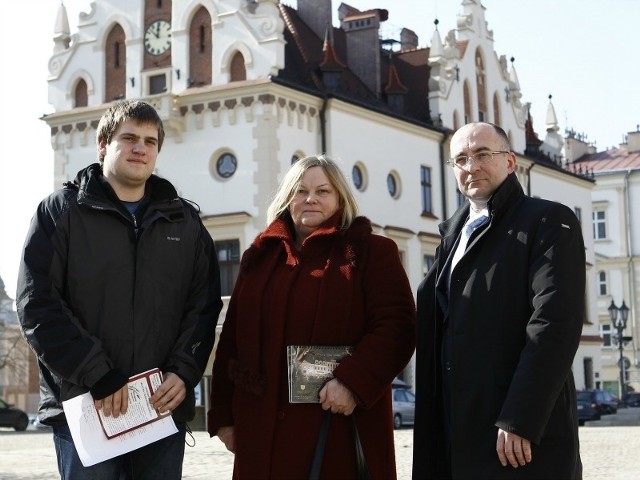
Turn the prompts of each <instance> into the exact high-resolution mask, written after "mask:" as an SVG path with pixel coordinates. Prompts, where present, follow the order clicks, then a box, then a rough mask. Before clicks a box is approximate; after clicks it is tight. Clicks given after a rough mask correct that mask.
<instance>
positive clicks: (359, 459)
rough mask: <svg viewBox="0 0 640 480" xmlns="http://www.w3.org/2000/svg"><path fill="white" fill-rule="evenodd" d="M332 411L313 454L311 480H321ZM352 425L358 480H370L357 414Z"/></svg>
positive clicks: (323, 425)
mask: <svg viewBox="0 0 640 480" xmlns="http://www.w3.org/2000/svg"><path fill="white" fill-rule="evenodd" d="M331 416H332V413H331V410H327V411H326V412H325V414H324V418H323V419H322V425H321V426H320V432H319V433H318V440H317V441H316V449H315V451H314V452H313V462H312V463H311V472H310V473H309V480H319V478H320V470H321V469H322V459H323V458H324V447H325V445H326V443H327V434H328V433H329V425H330V423H331ZM351 425H352V427H353V440H354V446H355V450H356V465H357V467H358V478H359V479H360V480H369V479H370V476H369V468H368V467H367V459H366V458H365V456H364V450H363V449H362V442H361V441H360V434H359V433H358V426H357V425H356V417H355V414H352V415H351Z"/></svg>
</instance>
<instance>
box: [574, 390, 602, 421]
mask: <svg viewBox="0 0 640 480" xmlns="http://www.w3.org/2000/svg"><path fill="white" fill-rule="evenodd" d="M580 393H588V392H579V393H578V425H580V426H582V425H584V422H589V421H592V420H600V411H599V410H598V406H597V405H596V403H595V402H593V401H592V400H591V398H590V395H580Z"/></svg>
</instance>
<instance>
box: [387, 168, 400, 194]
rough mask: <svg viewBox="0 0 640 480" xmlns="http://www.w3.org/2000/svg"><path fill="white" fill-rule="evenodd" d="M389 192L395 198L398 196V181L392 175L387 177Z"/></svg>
mask: <svg viewBox="0 0 640 480" xmlns="http://www.w3.org/2000/svg"><path fill="white" fill-rule="evenodd" d="M387 190H388V191H389V195H391V196H392V197H393V198H396V197H397V196H398V180H397V179H396V177H395V175H393V174H392V173H390V174H389V175H387Z"/></svg>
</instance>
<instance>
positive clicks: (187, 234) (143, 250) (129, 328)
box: [16, 101, 222, 480]
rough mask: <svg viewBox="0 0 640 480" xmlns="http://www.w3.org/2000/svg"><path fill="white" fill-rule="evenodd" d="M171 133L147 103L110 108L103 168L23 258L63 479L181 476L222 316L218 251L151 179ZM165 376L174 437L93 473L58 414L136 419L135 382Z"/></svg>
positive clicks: (51, 202) (186, 207) (65, 192)
mask: <svg viewBox="0 0 640 480" xmlns="http://www.w3.org/2000/svg"><path fill="white" fill-rule="evenodd" d="M163 140H164V129H163V125H162V120H161V119H160V117H159V116H158V113H157V112H156V110H155V109H154V108H153V107H152V106H151V105H149V104H147V103H145V102H141V101H124V102H120V103H117V104H115V105H113V106H112V107H110V108H109V109H108V110H107V111H106V112H105V114H104V115H103V116H102V119H101V120H100V123H99V125H98V131H97V148H98V157H99V163H95V164H93V165H90V166H89V167H87V168H85V169H83V170H81V171H80V172H79V173H78V175H77V177H76V179H75V181H74V182H68V183H67V184H65V186H64V188H63V189H61V190H59V191H57V192H54V193H53V194H51V195H50V196H49V197H47V198H46V199H44V200H43V201H42V202H41V203H40V205H39V207H38V209H37V211H36V214H35V215H34V217H33V219H32V222H31V227H30V229H29V232H28V234H27V239H26V242H25V246H24V252H23V256H22V259H21V265H20V273H19V279H18V291H17V295H16V299H17V300H16V303H17V307H18V316H19V318H20V323H21V326H22V330H23V333H24V336H25V338H26V339H27V342H28V343H29V345H30V346H31V348H32V349H33V350H34V352H35V353H36V355H37V357H38V360H39V362H38V364H39V368H40V392H41V400H40V407H39V416H40V420H41V421H42V423H44V424H47V425H51V426H52V427H53V435H54V443H55V447H56V454H57V457H58V469H59V471H60V476H61V477H62V478H72V479H74V480H75V479H83V478H87V479H88V478H114V479H118V478H120V475H121V474H122V475H124V476H125V477H126V478H130V477H131V478H134V477H135V478H173V479H179V478H180V477H181V472H182V461H183V456H184V440H185V428H186V422H187V421H189V420H191V419H192V418H193V417H194V414H195V402H194V392H193V390H194V387H195V386H196V385H197V384H198V382H199V381H200V379H201V377H202V374H203V372H204V369H205V367H206V365H207V361H208V359H209V355H210V353H211V350H212V348H213V343H214V335H215V327H216V323H217V320H218V315H219V313H220V310H221V308H222V301H221V299H220V275H219V269H218V263H217V260H216V253H215V248H214V244H213V241H212V239H211V237H210V235H209V234H208V232H207V231H206V229H205V227H204V225H203V224H202V222H201V220H200V218H199V216H198V213H197V211H196V210H195V209H194V208H193V207H192V206H191V205H190V204H189V203H187V202H186V201H184V200H183V199H181V198H179V197H178V194H177V192H176V189H175V188H174V187H173V185H171V183H169V182H168V181H167V180H164V179H162V178H159V177H157V176H155V175H153V174H152V172H153V170H154V168H155V163H156V158H157V156H158V153H159V152H160V149H161V147H162V143H163ZM155 367H158V368H160V369H161V370H162V372H163V374H164V380H163V382H162V384H161V385H160V387H159V388H158V390H157V392H156V393H155V394H154V395H153V396H152V398H151V402H152V405H153V407H154V408H155V409H156V410H158V411H159V412H161V413H163V412H167V411H170V412H171V413H172V415H173V418H174V420H175V422H176V425H177V426H178V430H179V431H178V433H177V434H174V435H171V436H169V437H167V438H165V439H162V440H160V441H158V442H155V443H153V444H151V445H148V446H146V447H143V448H141V449H138V450H135V451H133V452H130V453H128V454H125V455H122V456H119V457H116V458H114V459H111V460H107V461H105V462H102V463H99V464H97V465H94V466H91V467H83V466H82V464H81V462H80V459H79V457H78V455H77V453H76V449H75V446H74V444H73V439H72V438H71V435H70V432H69V427H68V426H67V423H66V419H65V415H64V412H63V409H62V401H64V400H67V399H69V398H72V397H75V396H77V395H79V394H82V393H85V392H87V391H89V392H90V393H91V395H92V396H93V398H94V401H95V406H96V408H98V409H102V410H103V411H104V413H105V414H106V415H113V416H114V417H117V416H119V415H120V414H123V413H125V412H126V410H127V406H128V388H127V380H128V378H129V377H130V376H132V375H135V374H138V373H141V372H144V371H146V370H149V369H151V368H155Z"/></svg>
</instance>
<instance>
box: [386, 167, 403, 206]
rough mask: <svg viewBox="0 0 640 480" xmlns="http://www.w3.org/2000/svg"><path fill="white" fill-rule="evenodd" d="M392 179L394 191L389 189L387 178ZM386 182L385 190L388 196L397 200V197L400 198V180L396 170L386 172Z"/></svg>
mask: <svg viewBox="0 0 640 480" xmlns="http://www.w3.org/2000/svg"><path fill="white" fill-rule="evenodd" d="M390 179H391V180H393V182H394V184H395V187H396V188H395V192H392V191H391V190H390V189H389V180H390ZM386 183H387V192H388V193H389V196H390V197H391V198H393V199H395V200H397V199H398V198H400V195H401V194H402V182H401V181H400V175H398V172H396V171H395V170H391V171H390V172H389V173H388V174H387V178H386Z"/></svg>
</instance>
